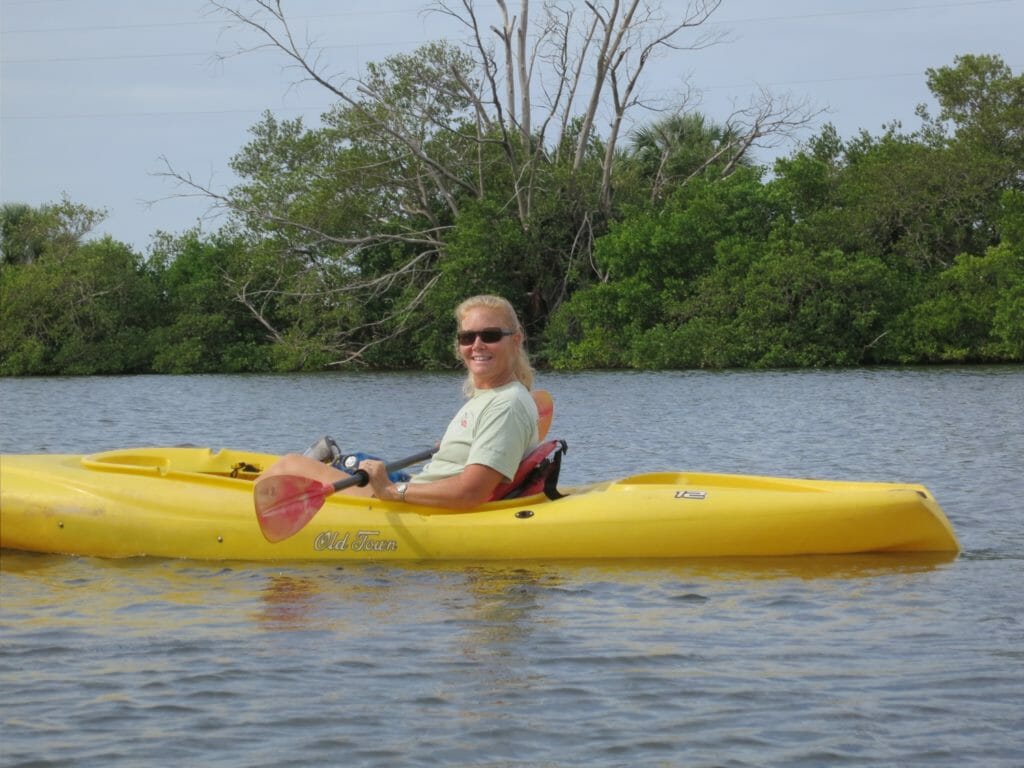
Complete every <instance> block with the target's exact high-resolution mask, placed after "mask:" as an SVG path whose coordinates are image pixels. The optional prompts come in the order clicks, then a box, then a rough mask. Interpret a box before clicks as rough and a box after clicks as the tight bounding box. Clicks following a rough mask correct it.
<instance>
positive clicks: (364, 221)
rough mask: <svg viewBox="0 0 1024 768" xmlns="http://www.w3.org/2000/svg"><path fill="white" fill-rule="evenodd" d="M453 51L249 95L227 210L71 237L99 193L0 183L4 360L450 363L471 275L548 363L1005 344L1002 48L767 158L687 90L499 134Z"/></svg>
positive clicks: (1008, 227) (734, 363)
mask: <svg viewBox="0 0 1024 768" xmlns="http://www.w3.org/2000/svg"><path fill="white" fill-rule="evenodd" d="M475 64H476V62H473V61H471V60H470V59H469V58H468V55H467V54H466V53H465V52H464V51H461V50H459V49H456V48H452V47H449V46H447V44H441V43H438V44H436V45H432V46H427V47H425V48H424V49H421V50H419V51H417V52H416V53H415V54H410V55H408V56H404V57H395V58H394V59H389V60H387V61H386V62H384V63H382V64H379V65H376V66H375V67H371V68H370V75H369V76H368V79H369V81H370V82H369V83H368V84H367V88H366V92H367V93H368V94H372V97H371V96H370V95H366V96H364V98H363V99H362V100H353V99H351V98H349V97H347V95H341V96H339V100H338V106H337V108H336V109H334V110H333V111H332V112H331V113H328V114H326V115H324V118H323V125H321V126H319V127H316V128H307V127H305V126H304V125H303V124H302V122H301V120H295V121H280V120H278V119H276V118H275V117H273V116H272V115H270V114H269V113H268V114H265V115H264V117H263V118H262V120H261V121H260V122H259V123H258V124H256V125H255V126H254V127H253V128H252V129H251V137H250V141H249V142H248V143H247V144H246V145H245V146H244V147H243V148H242V149H241V150H240V152H239V153H238V155H236V156H235V158H234V159H233V161H232V167H233V169H234V170H235V172H236V173H237V174H238V176H239V178H241V179H242V181H241V182H240V184H239V185H238V186H237V187H235V188H233V189H232V190H230V191H229V192H227V193H220V197H219V199H218V200H216V202H219V203H220V204H222V205H224V206H225V207H226V208H227V210H228V211H229V217H228V223H227V224H226V225H225V226H223V227H222V228H221V229H220V230H219V231H216V232H212V233H202V232H200V231H188V232H184V233H178V234H171V233H162V232H161V233H156V234H155V235H154V237H153V240H152V243H151V245H150V247H149V251H148V253H146V254H140V253H137V252H135V251H134V250H133V249H132V248H131V247H129V246H127V245H125V244H124V243H121V242H118V241H117V240H114V239H112V238H111V237H110V236H104V237H100V238H93V237H90V233H91V232H92V231H93V230H94V229H95V228H96V226H97V225H98V224H100V223H101V222H102V220H103V216H104V212H103V211H102V210H95V209H90V208H88V207H86V206H83V205H80V204H78V203H75V202H74V201H72V200H70V199H67V198H64V199H62V200H60V201H59V202H55V203H53V204H49V205H43V206H39V207H31V206H28V205H23V204H18V203H5V204H4V205H3V207H2V218H0V223H2V233H0V234H2V239H0V245H2V253H0V375H4V376H32V375H89V374H122V373H172V374H181V373H232V372H285V371H316V370H327V369H368V370H403V369H409V370H413V369H415V370H432V369H443V368H448V367H452V368H454V367H455V366H456V365H457V359H456V357H455V355H454V354H453V334H454V320H453V319H452V316H451V311H452V308H453V307H454V306H455V305H456V304H457V303H458V301H459V300H461V299H462V298H464V297H465V296H468V295H472V294H476V293H483V292H487V293H497V294H500V295H503V296H506V297H507V298H509V300H510V301H512V303H513V304H514V305H515V307H516V309H517V310H518V311H519V312H520V315H521V317H523V319H524V323H525V325H526V330H527V335H528V338H529V342H528V343H529V347H530V351H531V354H532V356H533V358H534V359H535V361H536V364H537V365H538V367H540V368H548V369H553V370H583V369H641V370H658V369H699V368H709V369H727V368H748V369H764V368H800V367H852V366H875V365H919V364H920V365H927V364H973V363H1020V362H1024V132H1022V130H1021V126H1022V125H1024V76H1021V75H1014V74H1013V73H1012V72H1011V71H1010V70H1009V68H1008V67H1007V66H1006V65H1005V64H1004V63H1003V62H1002V61H1001V59H999V57H996V56H984V55H979V56H973V55H965V56H961V57H957V59H956V60H955V61H954V63H953V64H952V65H951V66H946V67H940V68H938V69H934V70H929V71H928V72H927V82H928V86H929V88H930V90H931V92H932V94H933V95H934V97H935V101H936V103H937V104H938V113H937V114H934V115H933V114H930V113H929V112H928V111H927V109H926V108H925V107H923V106H922V107H920V108H919V109H918V116H919V118H920V125H919V126H918V127H916V128H915V129H913V130H909V131H908V130H905V129H904V128H903V127H902V126H900V125H897V124H893V125H890V126H886V127H885V128H884V130H883V132H882V133H881V134H880V135H871V134H869V133H867V132H866V131H862V132H861V133H860V134H859V135H856V136H854V137H851V138H842V137H840V136H838V135H837V133H836V131H835V129H834V128H833V127H832V126H831V125H825V126H824V127H823V128H822V129H820V131H819V132H818V133H817V135H815V136H813V137H812V138H811V139H809V140H808V141H806V142H804V143H803V144H801V145H799V146H798V148H796V149H795V150H794V151H793V152H792V154H790V155H789V156H786V157H783V158H780V159H778V160H776V161H775V163H774V164H773V166H772V167H771V168H768V167H765V166H761V165H758V164H756V162H755V160H754V157H753V155H752V154H751V152H752V147H754V146H756V142H754V141H749V142H748V143H747V145H746V147H745V148H743V150H742V151H739V149H738V147H740V146H741V145H742V142H743V140H749V139H750V138H751V136H753V135H754V134H753V133H751V132H750V128H751V126H750V125H740V124H739V123H737V122H736V121H732V122H730V121H726V122H724V123H722V124H716V123H714V122H713V121H712V120H711V119H710V118H708V117H706V116H704V115H700V114H698V113H695V112H689V113H680V114H677V115H674V116H670V117H665V118H663V119H661V120H660V121H658V122H656V123H654V124H652V125H649V126H646V127H644V128H641V129H638V130H636V131H634V132H633V133H631V134H629V135H628V137H626V140H622V139H621V138H620V141H619V145H618V146H616V147H614V151H608V150H609V140H608V138H607V137H605V138H602V137H600V136H598V135H597V134H596V133H591V134H589V138H588V140H587V141H584V142H575V141H574V140H575V139H577V138H579V135H580V132H585V131H591V130H592V129H591V128H590V127H588V126H585V125H583V124H580V123H578V122H573V121H569V123H568V124H567V125H566V126H565V129H564V132H563V133H562V134H561V135H560V136H559V137H558V139H557V141H556V142H554V143H552V141H551V140H550V139H549V138H545V137H543V136H542V135H541V134H540V133H538V132H537V131H536V130H534V131H532V132H531V131H530V130H529V129H528V128H529V127H528V126H527V130H526V131H525V133H523V134H522V135H516V134H514V133H513V132H510V131H509V130H507V128H508V126H504V125H502V124H500V123H497V122H494V123H490V124H488V123H487V121H484V120H477V119H475V118H474V117H473V115H474V114H486V112H480V110H481V109H482V107H481V104H480V103H474V102H473V100H472V99H471V98H470V97H469V96H468V95H466V96H463V97H461V98H460V97H459V96H458V94H459V89H458V88H457V87H456V86H458V85H459V83H460V82H462V81H463V80H466V79H467V78H470V77H471V75H473V73H475V72H477V71H478V70H477V68H476V67H475ZM443 73H449V75H443ZM451 73H454V74H451ZM446 76H450V77H451V78H453V80H452V82H449V83H448V86H450V87H448V89H447V90H445V89H444V88H443V85H444V84H443V83H441V82H440V80H442V79H443V78H444V77H446ZM477 77H478V76H477ZM426 82H437V83H438V90H437V91H436V92H434V93H433V96H432V97H431V99H429V101H430V108H431V109H433V110H434V112H433V113H432V114H431V115H430V116H429V117H427V116H424V110H425V109H426V107H427V101H428V95H429V94H428V95H425V93H426V91H425V85H424V84H425V83H426ZM467 82H468V80H467ZM474 82H475V81H474ZM371 85H372V86H373V87H372V88H370V87H369V86H371ZM414 86H418V87H414ZM441 92H444V93H447V94H448V96H449V99H448V101H446V102H444V103H441V102H440V101H439V99H438V95H437V94H438V93H441ZM452 94H455V95H452ZM483 106H487V105H486V104H484V105H483ZM385 107H388V108H389V110H385V109H384V108H385ZM400 108H401V109H404V110H405V111H404V112H402V111H401V110H400ZM417 121H418V122H417ZM383 122H387V123H388V124H389V125H390V128H391V132H390V133H388V134H384V133H382V131H381V130H380V129H381V124H382V123H383ZM428 123H429V124H430V125H432V126H445V128H444V129H441V128H436V129H435V130H433V131H432V132H431V131H428V130H427V129H426V128H425V126H426V125H427V124H428ZM520 127H521V126H520ZM757 130H761V131H764V130H766V129H765V128H764V125H762V126H761V128H759V129H757ZM757 130H755V131H754V133H756V132H757ZM414 135H415V136H416V137H418V138H417V141H418V142H419V145H418V146H419V147H420V152H419V154H415V153H411V152H409V151H405V152H403V153H401V154H400V155H399V154H396V152H397V150H396V146H395V144H396V142H398V143H401V142H402V141H406V142H408V141H411V137H412V136H414ZM762 135H763V134H762ZM403 136H404V138H401V137H403ZM406 148H408V146H407V147H406ZM577 149H579V151H576V150H577ZM570 150H572V151H570ZM371 169H372V170H371ZM527 178H528V179H529V184H530V185H531V186H530V188H529V190H526V189H524V187H523V185H524V183H525V181H524V179H527ZM483 180H486V183H484V181H483ZM527 193H528V194H527ZM210 194H211V195H212V194H214V193H213V192H210Z"/></svg>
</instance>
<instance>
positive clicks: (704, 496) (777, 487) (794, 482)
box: [0, 448, 960, 561]
mask: <svg viewBox="0 0 1024 768" xmlns="http://www.w3.org/2000/svg"><path fill="white" fill-rule="evenodd" d="M276 458H277V457H276V456H273V455H269V454H261V453H252V452H247V451H235V450H220V451H212V450H210V449H208V448H139V449H129V450H119V451H109V452H105V453H97V454H93V455H88V456H82V455H50V454H45V455H13V454H6V455H3V456H0V547H4V548H10V549H20V550H29V551H35V552H50V553H64V554H77V555H90V556H98V557H140V556H154V557H172V558H190V559H201V560H330V561H340V560H517V559H518V560H523V559H529V560H549V559H568V558H573V559H600V558H690V557H727V556H785V555H810V554H846V553H866V552H947V553H956V552H958V551H959V549H960V546H959V543H958V542H957V538H956V534H955V533H954V532H953V528H952V526H951V525H950V523H949V520H948V519H947V518H946V515H945V514H944V513H943V511H942V509H941V507H940V506H939V504H938V502H936V500H935V499H934V498H933V497H932V495H931V494H930V493H929V492H928V490H927V489H926V488H925V487H923V486H921V485H908V484H894V483H864V482H840V481H825V480H802V479H786V478H776V477H757V476H748V475H720V474H702V473H691V472H656V473H647V474H640V475H633V476H630V477H625V478H623V479H621V480H615V481H609V482H603V483H595V484H592V485H587V486H582V487H578V488H561V489H560V490H561V491H562V492H563V493H565V494H566V495H565V496H564V497H563V498H560V499H557V500H550V499H548V498H547V497H546V496H544V495H537V496H531V497H527V498H519V499H509V500H505V501H496V502H491V503H488V504H485V505H483V506H481V507H479V508H477V509H475V510H473V511H470V512H455V511H448V510H443V509H435V508H429V507H418V506H415V505H411V504H402V503H397V502H390V503H389V502H382V501H378V500H376V499H365V498H357V497H352V496H346V495H344V494H335V495H333V496H330V497H328V498H327V499H326V502H325V503H324V505H323V508H322V509H320V511H319V512H318V513H317V514H316V516H315V517H314V518H313V519H312V521H311V522H309V524H308V525H306V526H305V527H304V528H303V529H302V530H301V531H300V532H299V533H297V534H296V535H294V536H292V537H291V538H288V539H285V540H283V541H280V542H277V543H270V542H268V541H267V540H266V539H265V538H264V537H263V535H262V534H261V532H260V528H259V526H258V525H257V520H256V516H255V512H254V507H253V480H254V479H255V478H256V476H257V475H258V473H259V472H260V471H262V470H263V469H265V468H266V467H268V466H270V464H272V463H273V462H274V460H275V459H276Z"/></svg>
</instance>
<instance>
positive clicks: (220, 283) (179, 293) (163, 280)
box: [150, 232, 271, 373]
mask: <svg viewBox="0 0 1024 768" xmlns="http://www.w3.org/2000/svg"><path fill="white" fill-rule="evenodd" d="M242 250H243V246H242V243H241V242H240V241H238V240H234V241H231V240H226V239H223V238H213V239H211V240H203V239H201V238H200V236H199V234H198V233H196V232H187V233H186V234H184V235H183V236H181V237H178V238H171V237H167V236H163V237H161V238H159V239H158V242H157V245H156V246H155V248H154V251H153V254H152V256H151V258H150V264H151V266H152V267H153V269H154V270H155V272H156V274H157V276H158V281H159V286H160V291H161V296H162V299H163V313H164V317H163V321H162V323H161V325H160V326H159V327H158V328H155V329H154V330H153V332H152V334H151V341H152V347H153V359H152V363H151V367H152V370H154V371H155V372H157V373H211V372H220V371H222V372H228V373H237V372H243V371H258V370H266V369H267V367H268V366H269V364H270V359H271V355H270V350H269V348H268V347H267V346H266V344H265V343H264V342H265V338H266V330H265V329H264V328H262V327H261V326H259V324H258V323H257V322H256V320H255V318H254V317H253V316H252V313H250V312H248V311H246V310H245V308H244V307H243V306H242V305H241V304H240V303H239V302H238V301H237V300H236V299H235V296H234V295H233V291H232V287H231V284H230V283H229V281H228V279H227V275H228V274H229V270H230V269H231V268H232V265H233V263H234V262H237V261H238V259H239V256H240V254H241V253H242Z"/></svg>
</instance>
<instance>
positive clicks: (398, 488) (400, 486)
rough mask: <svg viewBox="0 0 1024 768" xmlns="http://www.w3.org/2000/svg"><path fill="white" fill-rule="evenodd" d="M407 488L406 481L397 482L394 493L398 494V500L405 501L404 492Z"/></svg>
mask: <svg viewBox="0 0 1024 768" xmlns="http://www.w3.org/2000/svg"><path fill="white" fill-rule="evenodd" d="M407 490H409V484H408V483H399V484H398V485H396V486H395V494H396V495H397V496H398V500H399V501H405V492H406V491H407Z"/></svg>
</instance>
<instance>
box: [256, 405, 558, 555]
mask: <svg viewBox="0 0 1024 768" xmlns="http://www.w3.org/2000/svg"><path fill="white" fill-rule="evenodd" d="M530 394H532V395H533V401H534V403H535V404H536V405H537V433H538V435H539V437H540V439H541V440H543V439H544V438H545V437H546V436H547V434H548V429H549V428H550V427H551V420H552V418H554V414H555V403H554V400H552V398H551V393H550V392H547V391H546V390H543V389H540V390H536V391H534V392H531V393H530ZM435 450H437V449H436V448H432V449H430V450H428V451H421V452H420V453H417V454H414V455H412V456H407V457H406V458H404V459H399V460H398V461H393V462H391V463H390V464H388V465H387V471H388V472H394V471H395V470H397V469H404V468H405V467H409V466H412V465H413V464H419V463H420V462H423V461H426V460H427V459H429V458H430V457H431V456H433V455H434V451H435ZM368 480H369V478H368V477H367V474H366V473H365V472H364V471H363V470H361V469H360V470H356V472H355V474H353V475H351V476H350V477H344V478H341V479H340V480H336V481H335V482H334V483H323V482H320V481H319V480H312V479H310V478H308V477H300V476H298V475H271V476H270V477H262V478H260V479H259V480H257V481H256V485H255V487H254V488H253V501H254V502H255V505H256V520H257V522H259V524H260V530H261V531H262V532H263V537H264V538H265V539H266V540H267V541H269V542H270V543H272V544H274V543H276V542H278V541H283V540H284V539H287V538H289V537H290V536H294V535H295V534H296V533H298V532H299V531H301V530H302V529H303V527H305V525H306V523H308V522H309V521H310V520H312V519H313V516H314V515H315V514H316V513H317V512H319V511H320V507H322V506H323V505H324V501H325V500H326V499H327V497H328V496H330V495H331V494H332V493H336V492H337V491H340V490H342V489H343V488H350V487H352V486H353V485H359V486H363V485H366V483H367V482H368Z"/></svg>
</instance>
